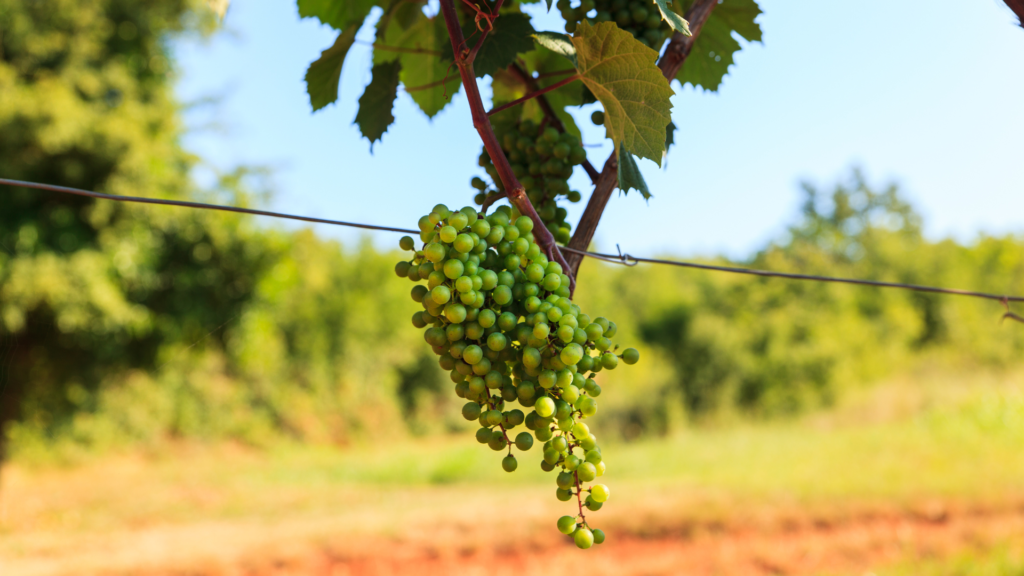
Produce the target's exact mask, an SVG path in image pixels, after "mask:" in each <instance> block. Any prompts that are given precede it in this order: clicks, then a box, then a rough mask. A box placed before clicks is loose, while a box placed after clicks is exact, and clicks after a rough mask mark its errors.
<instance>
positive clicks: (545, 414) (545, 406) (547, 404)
mask: <svg viewBox="0 0 1024 576" xmlns="http://www.w3.org/2000/svg"><path fill="white" fill-rule="evenodd" d="M463 355H465V353H463ZM533 409H534V411H536V412H537V415H538V416H540V417H541V418H550V417H551V416H553V415H554V414H555V401H554V400H552V399H551V398H548V397H547V396H545V397H543V398H540V399H538V400H537V403H536V404H534V405H533Z"/></svg>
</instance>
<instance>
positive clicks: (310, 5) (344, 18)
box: [298, 0, 374, 30]
mask: <svg viewBox="0 0 1024 576" xmlns="http://www.w3.org/2000/svg"><path fill="white" fill-rule="evenodd" d="M298 4H299V16H301V17H302V18H318V19H319V20H320V21H321V22H323V23H324V24H327V25H328V26H330V27H332V28H334V29H335V30H346V29H348V27H349V26H351V25H352V24H355V23H357V22H358V23H360V24H361V23H362V22H363V20H365V19H366V15H367V14H369V13H370V9H371V8H373V6H374V0H298Z"/></svg>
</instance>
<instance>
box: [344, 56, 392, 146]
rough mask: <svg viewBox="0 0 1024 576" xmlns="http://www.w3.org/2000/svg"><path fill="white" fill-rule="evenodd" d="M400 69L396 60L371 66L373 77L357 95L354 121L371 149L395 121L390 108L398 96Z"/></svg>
mask: <svg viewBox="0 0 1024 576" xmlns="http://www.w3.org/2000/svg"><path fill="white" fill-rule="evenodd" d="M401 70H402V64H401V63H400V62H399V61H398V60H395V61H393V62H385V63H383V64H377V65H376V66H374V67H373V72H372V74H373V79H372V80H370V83H369V84H368V85H367V86H366V91H364V92H363V95H362V96H360V97H359V112H358V113H356V119H355V123H356V124H358V125H359V131H360V132H362V134H363V136H365V137H366V138H367V139H368V140H369V141H370V150H371V151H372V150H373V143H374V142H377V141H379V140H380V138H381V136H383V135H384V133H385V132H387V130H388V127H389V126H391V124H392V123H393V122H394V121H395V116H394V115H393V114H392V113H391V108H392V107H393V106H394V104H395V98H397V97H398V74H399V72H400V71H401Z"/></svg>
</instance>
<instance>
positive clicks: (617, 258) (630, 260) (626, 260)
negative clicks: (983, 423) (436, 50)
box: [0, 178, 1024, 319]
mask: <svg viewBox="0 0 1024 576" xmlns="http://www.w3.org/2000/svg"><path fill="white" fill-rule="evenodd" d="M0 184H6V185H8V186H22V187H25V188H36V189H39V190H49V191H52V192H62V193H65V194H74V195H77V196H88V197H90V198H99V199H102V200H115V201H120V202H138V203H141V204H159V205H163V206H181V207H184V208H200V209H206V210H222V211H224V212H238V213H240V214H252V215H255V216H270V217H272V218H286V219H289V220H301V221H303V222H314V223H317V224H332V225H335V226H350V227H352V228H363V229H366V230H384V231H386V232H404V233H407V234H416V235H419V231H418V230H410V229H407V228H393V227H390V226H375V225H372V224H358V223H354V222H343V221H341V220H328V219H326V218H311V217H309V216H296V215H294V214H284V213H281V212H269V211H267V210H253V209H250V208H237V207H234V206H221V205H219V204H204V203H202V202H183V201H180V200H161V199H158V198H142V197H138V196H117V195H114V194H102V193H100V192H91V191H89V190H81V189H79V188H69V187H66V186H54V185H52V184H39V183H36V182H25V181H23V180H10V179H8V178H0ZM616 247H618V245H616ZM561 250H565V251H567V252H572V253H575V254H579V255H581V256H587V257H590V258H594V259H597V260H603V261H605V262H611V263H614V264H622V265H625V266H636V265H637V264H639V263H641V262H643V263H648V264H665V265H668V266H680V267H683V268H697V269H699V270H711V271H715V272H729V273H732V274H749V275H752V276H763V277H768V278H786V279H789V280H810V281H814V282H833V283H839V284H856V285H860V286H874V287H877V288H899V289H903V290H913V291H916V292H931V293H935V294H949V295H953V296H968V297H973V298H986V299H988V300H996V301H999V302H1002V303H1003V305H1004V306H1006V305H1007V303H1009V302H1024V296H1001V295H999V294H989V293H987V292H974V291H971V290H957V289H955V288H939V287H935V286H921V285H918V284H902V283H899V282H879V281H877V280H858V279H856V278H837V277H834V276H815V275H810V274H790V273H788V272H772V271H769V270H757V269H754V268H738V267H735V266H715V265H712V264H698V263H696V262H685V261H681V260H662V259H658V258H638V257H636V256H632V255H630V254H624V253H623V252H622V250H621V249H620V250H619V253H618V254H617V255H616V254H602V253H600V252H587V251H585V250H577V249H575V248H569V247H568V246H565V247H562V248H561ZM1007 314H1008V316H1007V317H1010V318H1013V319H1017V318H1014V316H1015V315H1013V314H1010V313H1009V310H1007Z"/></svg>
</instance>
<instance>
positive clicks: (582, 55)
mask: <svg viewBox="0 0 1024 576" xmlns="http://www.w3.org/2000/svg"><path fill="white" fill-rule="evenodd" d="M572 42H573V45H574V46H576V58H577V61H578V62H579V66H578V70H579V72H580V77H581V79H582V80H583V83H584V84H585V85H586V86H587V88H589V89H590V91H591V92H592V93H593V94H594V96H596V97H597V99H598V100H600V101H601V104H603V105H604V113H605V122H604V126H605V130H606V132H607V135H608V137H609V138H611V140H612V142H614V143H615V148H616V150H618V149H619V148H620V147H621V146H623V145H624V146H625V147H626V149H627V150H629V151H630V152H632V153H633V154H635V155H637V156H639V157H641V158H649V159H651V160H654V161H655V162H657V163H658V165H659V166H660V165H661V157H662V154H663V153H664V152H665V130H666V126H668V123H669V122H671V121H672V117H671V116H670V113H669V112H670V110H671V109H672V102H671V101H670V100H669V98H670V97H671V96H672V89H671V88H669V85H668V82H667V81H666V80H665V77H664V76H663V75H662V74H661V70H660V69H659V68H658V67H657V66H656V65H655V63H654V61H655V60H656V59H657V57H658V55H657V53H656V52H655V51H654V50H651V49H650V48H648V47H646V46H644V45H643V44H641V43H640V42H638V41H637V40H636V39H635V38H633V35H632V34H629V33H628V32H624V31H622V30H620V29H619V28H618V26H616V25H615V24H613V23H610V22H604V23H600V24H598V25H596V26H591V25H590V24H588V23H586V22H583V23H581V24H580V26H579V28H578V29H577V33H576V36H575V37H573V39H572Z"/></svg>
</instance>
